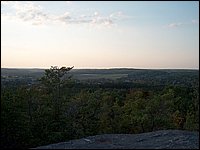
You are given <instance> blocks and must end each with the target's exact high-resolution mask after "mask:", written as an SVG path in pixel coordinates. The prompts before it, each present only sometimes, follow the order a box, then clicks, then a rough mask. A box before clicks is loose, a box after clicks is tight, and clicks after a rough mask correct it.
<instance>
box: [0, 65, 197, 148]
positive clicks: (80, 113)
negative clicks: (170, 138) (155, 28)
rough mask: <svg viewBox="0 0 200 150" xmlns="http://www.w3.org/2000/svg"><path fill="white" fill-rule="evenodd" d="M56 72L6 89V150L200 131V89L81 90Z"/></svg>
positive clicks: (3, 95)
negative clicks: (96, 137)
mask: <svg viewBox="0 0 200 150" xmlns="http://www.w3.org/2000/svg"><path fill="white" fill-rule="evenodd" d="M71 69H72V68H60V69H59V68H56V67H52V68H51V69H49V70H46V71H45V75H44V76H43V78H41V80H40V82H39V84H36V85H34V86H29V87H28V86H18V88H11V87H5V88H3V89H2V90H1V147H2V148H22V147H23V148H33V147H36V146H40V145H46V144H52V143H56V142H63V141H67V140H71V139H77V138H82V137H86V136H89V135H97V134H105V133H106V134H111V133H113V134H114V133H127V134H135V133H143V132H149V131H155V130H162V129H181V130H194V131H199V85H198V82H196V84H193V86H191V87H181V86H167V85H166V87H165V88H164V89H163V90H147V89H143V88H121V89H120V88H114V87H113V88H106V87H103V88H102V87H98V88H92V87H85V88H76V85H75V84H76V83H75V82H73V80H72V79H70V78H69V77H68V76H67V74H66V73H67V72H68V71H70V70H71Z"/></svg>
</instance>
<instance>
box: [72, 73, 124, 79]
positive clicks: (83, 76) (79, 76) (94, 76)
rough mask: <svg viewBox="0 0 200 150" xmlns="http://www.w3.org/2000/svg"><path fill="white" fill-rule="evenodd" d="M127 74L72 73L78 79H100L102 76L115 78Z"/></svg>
mask: <svg viewBox="0 0 200 150" xmlns="http://www.w3.org/2000/svg"><path fill="white" fill-rule="evenodd" d="M127 76H128V74H75V75H73V78H75V79H80V80H87V79H102V78H104V79H112V80H116V79H119V78H122V77H127Z"/></svg>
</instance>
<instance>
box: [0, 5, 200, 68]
mask: <svg viewBox="0 0 200 150" xmlns="http://www.w3.org/2000/svg"><path fill="white" fill-rule="evenodd" d="M51 66H59V67H61V66H66V67H70V66H74V68H75V69H80V68H148V69H160V68H161V69H175V68H176V69H177V68H178V69H199V2H198V1H176V2H173V1H165V2H162V1H151V2H148V1H22V2H21V1H1V67H2V68H50V67H51Z"/></svg>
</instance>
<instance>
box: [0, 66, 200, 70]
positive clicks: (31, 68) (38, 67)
mask: <svg viewBox="0 0 200 150" xmlns="http://www.w3.org/2000/svg"><path fill="white" fill-rule="evenodd" d="M67 67H69V66H67ZM49 68H50V67H49ZM49 68H47V67H1V69H49ZM74 69H150V70H151V69H152V70H154V69H155V70H157V69H163V70H164V69H174V70H175V69H177V70H199V68H169V67H166V68H142V67H77V68H75V67H74Z"/></svg>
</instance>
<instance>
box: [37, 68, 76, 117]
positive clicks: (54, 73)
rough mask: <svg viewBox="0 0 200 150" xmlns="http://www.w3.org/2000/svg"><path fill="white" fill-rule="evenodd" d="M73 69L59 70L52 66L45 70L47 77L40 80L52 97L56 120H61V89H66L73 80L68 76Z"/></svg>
mask: <svg viewBox="0 0 200 150" xmlns="http://www.w3.org/2000/svg"><path fill="white" fill-rule="evenodd" d="M73 67H74V66H73ZM73 67H67V68H66V67H61V68H58V67H57V66H51V68H50V69H47V70H45V75H44V76H43V77H42V78H41V80H40V81H41V82H42V83H43V85H44V86H45V88H46V89H47V91H48V93H49V94H50V95H51V96H52V100H53V107H54V118H55V120H59V116H60V99H61V88H62V87H64V86H65V85H66V84H67V81H68V80H69V79H70V78H71V76H66V74H67V73H68V72H69V71H70V70H71V69H72V68H73Z"/></svg>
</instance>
